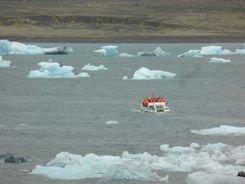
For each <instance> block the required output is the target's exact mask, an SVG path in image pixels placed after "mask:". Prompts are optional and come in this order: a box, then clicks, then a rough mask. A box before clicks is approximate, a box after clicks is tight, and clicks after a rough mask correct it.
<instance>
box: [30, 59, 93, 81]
mask: <svg viewBox="0 0 245 184" xmlns="http://www.w3.org/2000/svg"><path fill="white" fill-rule="evenodd" d="M38 65H39V66H40V69H39V70H32V71H30V72H29V75H28V77H29V78H76V77H88V76H89V75H84V73H83V74H78V75H75V74H74V73H73V69H74V68H73V67H72V66H61V65H60V64H59V63H56V62H40V63H38Z"/></svg>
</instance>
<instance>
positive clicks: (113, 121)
mask: <svg viewBox="0 0 245 184" xmlns="http://www.w3.org/2000/svg"><path fill="white" fill-rule="evenodd" d="M118 123H119V122H118V121H115V120H109V121H107V122H105V124H106V125H115V124H118Z"/></svg>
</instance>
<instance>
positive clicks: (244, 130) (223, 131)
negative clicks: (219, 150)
mask: <svg viewBox="0 0 245 184" xmlns="http://www.w3.org/2000/svg"><path fill="white" fill-rule="evenodd" d="M191 133H192V134H198V135H215V136H226V135H234V136H237V135H244V134H245V127H233V126H227V125H221V126H220V127H215V128H210V129H202V130H191Z"/></svg>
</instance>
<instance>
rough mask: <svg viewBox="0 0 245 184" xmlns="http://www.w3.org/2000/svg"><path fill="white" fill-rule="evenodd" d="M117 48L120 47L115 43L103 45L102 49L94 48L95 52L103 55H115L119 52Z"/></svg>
mask: <svg viewBox="0 0 245 184" xmlns="http://www.w3.org/2000/svg"><path fill="white" fill-rule="evenodd" d="M117 48H118V47H117V46H114V45H107V46H103V47H102V48H101V49H98V50H94V52H95V53H97V54H100V55H101V56H115V55H116V54H118V51H117Z"/></svg>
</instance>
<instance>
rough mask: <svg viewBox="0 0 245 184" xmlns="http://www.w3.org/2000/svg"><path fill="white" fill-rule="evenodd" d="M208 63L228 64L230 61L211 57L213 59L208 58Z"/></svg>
mask: <svg viewBox="0 0 245 184" xmlns="http://www.w3.org/2000/svg"><path fill="white" fill-rule="evenodd" d="M209 62H210V63H229V62H231V60H229V59H223V58H217V57H213V58H210V61H209Z"/></svg>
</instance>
